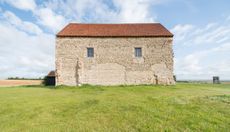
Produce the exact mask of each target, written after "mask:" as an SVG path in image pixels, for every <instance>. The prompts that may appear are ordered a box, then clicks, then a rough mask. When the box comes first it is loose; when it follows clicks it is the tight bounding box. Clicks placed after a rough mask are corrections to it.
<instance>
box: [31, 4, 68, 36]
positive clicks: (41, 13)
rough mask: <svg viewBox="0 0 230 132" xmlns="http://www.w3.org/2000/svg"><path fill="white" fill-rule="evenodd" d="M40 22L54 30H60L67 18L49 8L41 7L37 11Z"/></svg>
mask: <svg viewBox="0 0 230 132" xmlns="http://www.w3.org/2000/svg"><path fill="white" fill-rule="evenodd" d="M35 14H36V15H37V17H38V22H39V23H40V24H41V25H43V26H45V27H48V28H49V29H50V30H52V31H53V32H56V31H57V30H60V29H61V28H63V26H64V25H65V24H66V19H65V18H64V17H63V16H62V15H58V14H56V13H55V12H53V11H52V10H51V9H49V8H41V9H38V10H37V11H35Z"/></svg>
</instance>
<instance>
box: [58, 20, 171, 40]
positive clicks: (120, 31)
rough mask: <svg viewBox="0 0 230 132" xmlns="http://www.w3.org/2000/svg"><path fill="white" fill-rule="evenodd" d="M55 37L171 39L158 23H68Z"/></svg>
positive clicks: (169, 33) (168, 33) (169, 34)
mask: <svg viewBox="0 0 230 132" xmlns="http://www.w3.org/2000/svg"><path fill="white" fill-rule="evenodd" d="M56 36H57V37H173V34H172V33H171V32H169V31H168V30H167V29H166V28H165V27H164V26H163V25H161V24H160V23H142V24H80V23H70V24H68V25H67V26H66V27H65V28H64V29H62V30H61V31H60V32H59V33H58V34H57V35H56Z"/></svg>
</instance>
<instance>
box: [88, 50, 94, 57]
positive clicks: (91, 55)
mask: <svg viewBox="0 0 230 132" xmlns="http://www.w3.org/2000/svg"><path fill="white" fill-rule="evenodd" d="M87 57H94V49H93V48H87Z"/></svg>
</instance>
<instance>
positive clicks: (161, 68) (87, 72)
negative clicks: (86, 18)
mask: <svg viewBox="0 0 230 132" xmlns="http://www.w3.org/2000/svg"><path fill="white" fill-rule="evenodd" d="M172 42H173V35H172V34H171V33H170V32H169V31H168V30H167V29H166V28H164V27H163V26H162V25H161V24H73V23H72V24H69V25H67V26H66V27H65V28H64V29H63V30H62V31H60V32H59V33H58V34H57V37H56V85H71V86H76V85H81V84H92V85H121V84H124V85H132V84H134V85H138V84H164V85H171V84H175V81H174V79H173V50H172ZM89 48H90V49H91V52H90V50H89ZM89 52H90V53H89ZM89 55H91V56H89ZM137 55H138V56H137Z"/></svg>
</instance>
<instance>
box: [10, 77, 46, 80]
mask: <svg viewBox="0 0 230 132" xmlns="http://www.w3.org/2000/svg"><path fill="white" fill-rule="evenodd" d="M43 79H44V78H42V77H39V78H25V77H8V78H7V80H43Z"/></svg>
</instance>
